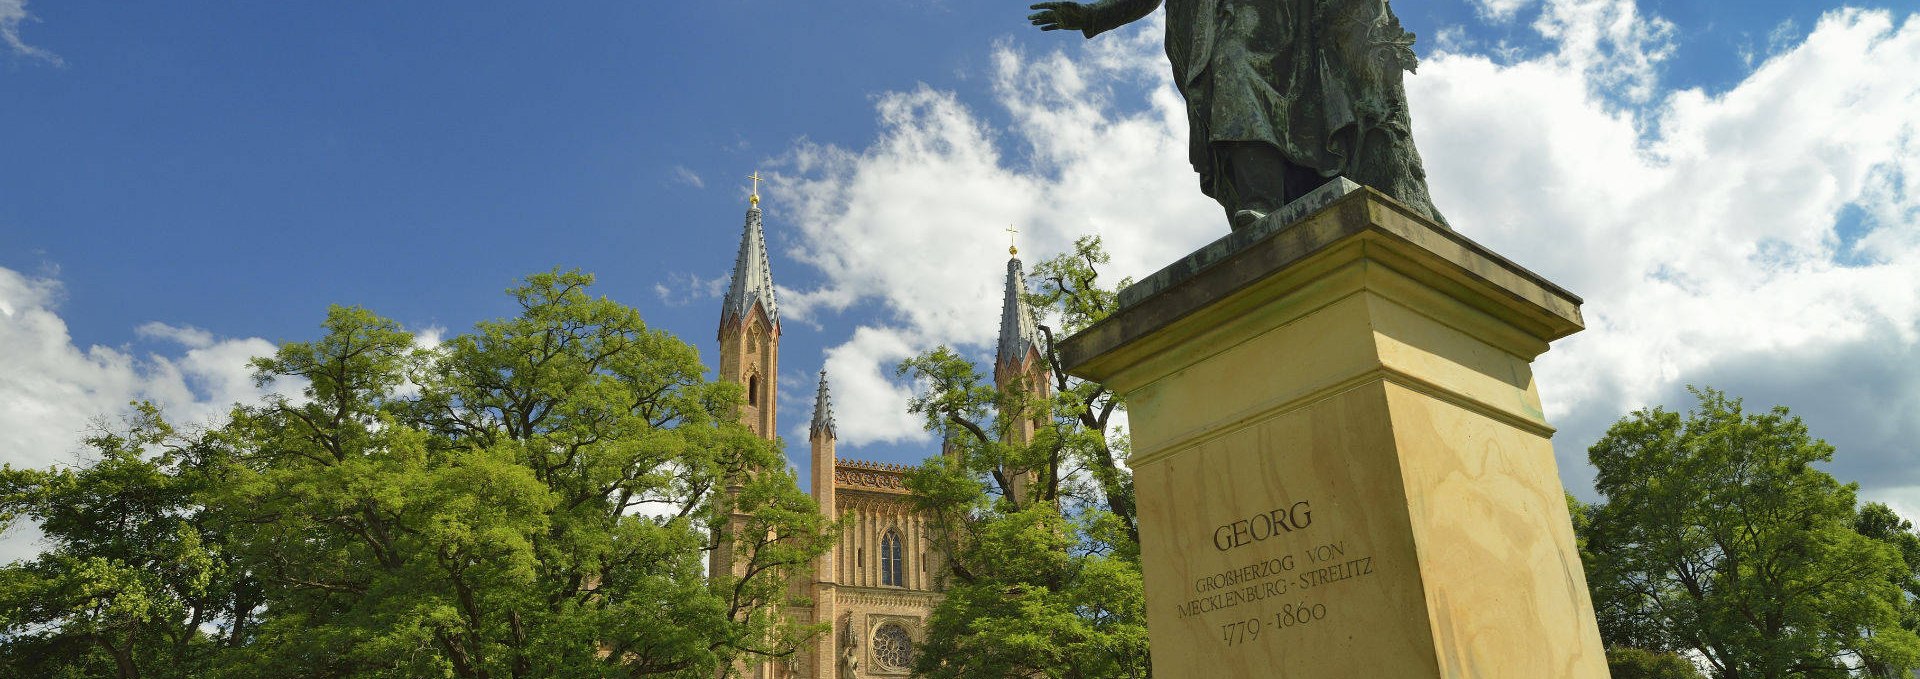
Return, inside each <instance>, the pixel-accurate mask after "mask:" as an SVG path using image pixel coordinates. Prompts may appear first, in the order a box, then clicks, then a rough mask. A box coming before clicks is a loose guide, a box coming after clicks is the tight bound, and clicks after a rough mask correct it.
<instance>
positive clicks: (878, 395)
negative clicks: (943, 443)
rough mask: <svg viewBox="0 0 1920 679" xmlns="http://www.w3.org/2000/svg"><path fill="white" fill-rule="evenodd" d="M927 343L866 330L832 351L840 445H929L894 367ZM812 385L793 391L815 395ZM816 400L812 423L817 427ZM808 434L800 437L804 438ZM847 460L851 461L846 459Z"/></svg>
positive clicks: (829, 373) (891, 331)
mask: <svg viewBox="0 0 1920 679" xmlns="http://www.w3.org/2000/svg"><path fill="white" fill-rule="evenodd" d="M920 346H922V343H921V342H919V341H916V340H915V339H914V338H911V337H909V336H908V335H907V333H905V332H903V331H901V330H898V329H895V328H874V327H861V328H859V329H857V330H855V331H854V332H853V339H850V340H848V341H847V342H846V343H845V344H841V345H839V346H836V347H832V348H830V349H827V360H826V370H827V382H828V385H829V387H830V388H831V389H832V390H833V406H834V410H833V415H834V432H835V435H836V436H837V437H838V443H839V444H841V445H845V446H860V445H863V444H867V443H873V442H886V443H900V442H904V441H927V440H931V437H930V436H929V435H928V434H927V433H926V432H925V431H923V430H922V429H921V427H920V419H919V418H918V417H917V416H915V415H913V414H911V413H908V412H907V408H906V403H907V398H909V397H910V396H912V392H911V390H910V389H909V387H908V386H906V385H903V384H900V383H898V382H896V381H895V380H894V379H893V377H894V374H893V366H894V365H895V364H897V363H899V362H900V361H901V360H902V359H905V358H907V357H909V356H912V355H913V354H914V353H916V352H918V351H919V348H918V347H920ZM813 386H815V384H814V382H813V381H812V380H807V381H804V382H799V383H797V385H796V387H794V388H789V389H788V391H789V392H792V393H805V394H807V395H808V396H809V397H811V396H812V395H813V390H812V389H811V387H813ZM811 405H812V404H811V398H809V399H808V407H806V408H805V409H803V410H802V412H805V413H807V419H806V422H809V423H810V422H812V414H813V408H812V407H811ZM805 437H806V434H805V433H804V432H799V438H801V439H804V438H805ZM841 457H847V456H846V455H842V456H841Z"/></svg>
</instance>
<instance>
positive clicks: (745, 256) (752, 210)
mask: <svg viewBox="0 0 1920 679" xmlns="http://www.w3.org/2000/svg"><path fill="white" fill-rule="evenodd" d="M755 302H759V303H760V305H761V306H762V307H765V308H766V310H767V321H768V322H769V323H771V324H773V326H774V327H775V328H778V327H779V326H780V311H779V308H778V307H777V306H776V305H775V304H774V301H773V270H772V269H771V268H769V267H768V266H767V236H766V232H765V230H764V229H763V227H761V226H760V196H758V195H755V196H754V197H753V204H752V206H750V207H748V208H747V227H746V231H745V233H742V234H741V235H740V254H739V256H738V257H735V258H734V260H733V281H732V282H730V283H728V284H727V297H726V299H725V300H724V301H722V302H721V306H720V327H721V328H723V329H724V328H726V327H727V326H728V325H729V324H732V323H739V322H744V321H745V319H746V318H747V316H748V315H749V314H751V313H753V304H754V303H755Z"/></svg>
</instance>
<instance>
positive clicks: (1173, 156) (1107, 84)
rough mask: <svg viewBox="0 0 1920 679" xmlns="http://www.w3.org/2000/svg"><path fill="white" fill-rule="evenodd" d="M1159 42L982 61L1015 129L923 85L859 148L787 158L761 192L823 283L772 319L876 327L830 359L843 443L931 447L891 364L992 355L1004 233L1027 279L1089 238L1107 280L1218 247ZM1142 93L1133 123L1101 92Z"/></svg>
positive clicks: (884, 109)
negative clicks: (793, 227)
mask: <svg viewBox="0 0 1920 679" xmlns="http://www.w3.org/2000/svg"><path fill="white" fill-rule="evenodd" d="M1159 30H1160V29H1159V18H1158V17H1157V16H1156V17H1155V18H1154V19H1153V20H1152V23H1151V25H1149V26H1146V27H1143V28H1142V29H1137V30H1130V31H1124V32H1121V33H1117V34H1110V35H1108V36H1103V37H1102V39H1100V40H1095V41H1091V42H1087V43H1084V44H1083V45H1073V48H1074V55H1075V56H1073V57H1069V56H1067V54H1066V53H1064V52H1053V53H1048V54H1044V55H1031V54H1026V53H1022V52H1019V51H1016V50H1014V49H1012V48H1011V47H1009V46H1007V45H1004V44H1002V45H999V46H996V47H995V48H994V55H993V64H994V72H993V91H994V98H993V103H994V104H995V105H996V106H997V107H999V108H1000V109H1002V110H1004V112H1005V113H1007V114H1009V115H1011V117H1012V118H1013V121H1014V124H1013V125H1012V126H1010V127H1009V128H1007V129H1004V130H1002V129H996V128H994V127H992V126H991V125H989V124H988V123H987V122H986V118H987V117H988V116H987V115H986V114H984V113H982V112H978V111H975V110H973V109H971V108H969V107H968V106H966V105H965V104H963V103H961V102H960V101H959V99H958V98H957V97H956V96H955V95H954V94H952V93H949V92H940V91H936V90H933V89H931V88H928V87H924V86H923V87H920V88H916V89H914V90H911V91H906V92H892V93H888V94H885V95H883V96H881V97H879V99H878V102H877V109H878V113H879V116H880V126H881V132H880V137H879V139H878V140H876V141H875V142H874V143H873V145H871V146H869V147H867V148H865V149H862V150H850V149H846V148H841V147H838V146H832V145H819V144H812V143H807V142H802V143H800V144H799V145H798V146H797V147H796V148H795V149H793V150H792V151H791V152H790V153H789V154H788V155H787V156H786V157H785V158H784V162H783V167H782V168H781V169H782V171H783V172H782V174H780V175H778V177H777V178H776V180H775V181H773V183H772V184H771V186H770V189H769V190H770V193H772V194H773V195H774V197H775V198H776V199H778V203H773V204H777V205H783V206H793V207H792V208H791V215H790V216H791V221H792V222H794V223H796V224H797V225H798V226H799V229H800V231H801V238H800V239H799V242H798V244H797V245H796V247H795V248H794V250H793V251H792V252H791V253H790V254H792V255H793V256H794V257H795V258H797V259H799V260H800V261H802V262H805V263H807V264H811V265H813V266H814V267H816V268H817V269H819V270H820V271H821V272H822V273H823V274H825V276H826V279H827V280H826V282H825V283H824V284H823V285H822V286H821V287H819V288H816V289H814V290H808V291H799V292H796V293H793V294H786V293H784V292H783V296H782V297H781V300H782V303H783V305H784V308H786V309H794V310H796V313H797V314H798V315H799V317H802V318H807V317H809V315H810V314H812V313H813V310H814V309H815V308H825V309H833V310H836V311H838V310H843V309H846V308H848V307H850V306H854V305H857V304H860V303H863V302H864V303H874V304H877V305H878V306H879V307H880V308H881V310H882V313H881V315H882V317H883V319H882V321H881V322H880V323H877V324H873V325H869V326H864V327H861V328H858V329H857V330H855V331H854V333H853V338H852V339H850V340H849V341H847V342H846V343H843V344H841V345H839V346H837V347H834V348H832V349H830V350H829V351H828V357H829V358H828V365H829V371H830V373H831V377H832V379H833V385H834V394H835V398H836V401H840V402H844V403H846V404H848V405H847V406H845V407H843V408H842V409H841V410H840V412H841V413H842V416H841V419H840V424H839V426H838V431H839V433H840V437H841V441H842V442H843V444H846V445H859V444H860V443H864V442H870V441H888V442H893V441H902V440H913V441H923V440H930V438H929V436H928V435H926V434H925V433H924V432H921V431H920V426H919V423H918V420H917V419H914V418H911V417H908V416H906V415H905V410H906V399H907V397H908V395H909V393H910V391H909V389H908V388H907V386H906V385H905V384H903V383H901V382H900V381H898V380H897V379H895V378H894V376H893V366H894V365H895V364H896V363H898V361H899V360H900V359H903V358H906V357H908V356H910V355H912V354H914V353H918V352H920V351H923V350H926V349H929V348H932V347H933V346H934V345H936V344H942V343H944V344H948V345H953V346H957V347H961V348H963V349H965V348H969V347H970V348H975V349H982V348H985V347H987V346H989V345H990V344H991V343H992V342H993V341H994V340H995V335H996V333H997V332H998V331H999V318H1000V300H1001V284H1002V282H1003V278H1004V276H1005V271H1006V254H1005V252H1006V250H1005V248H1006V233H1005V232H1004V229H1006V228H1007V227H1008V226H1010V225H1011V226H1013V227H1015V228H1017V229H1019V231H1020V234H1019V242H1020V248H1021V251H1022V253H1023V256H1024V258H1025V260H1026V261H1027V262H1028V263H1029V264H1031V263H1032V262H1035V261H1038V260H1039V259H1041V258H1044V257H1046V256H1050V255H1053V254H1057V253H1059V252H1062V251H1064V250H1066V249H1068V248H1069V247H1071V245H1072V243H1073V240H1074V239H1075V238H1077V237H1079V236H1082V235H1086V234H1091V233H1097V234H1101V235H1102V236H1104V237H1105V239H1106V245H1107V250H1108V251H1109V252H1110V253H1111V254H1112V255H1113V258H1114V270H1115V271H1117V272H1119V273H1117V274H1116V278H1117V277H1119V276H1124V275H1133V276H1139V275H1142V274H1144V273H1148V272H1151V271H1152V270H1154V269H1156V268H1158V267H1159V266H1160V265H1162V264H1164V261H1163V260H1165V259H1167V257H1166V253H1169V252H1185V251H1187V250H1190V249H1192V248H1194V247H1198V246H1199V245H1200V244H1202V243H1204V242H1206V241H1207V240H1210V239H1212V238H1214V237H1217V236H1218V235H1219V234H1220V232H1221V230H1222V229H1223V228H1224V219H1223V217H1222V216H1221V213H1220V209H1219V207H1218V206H1216V205H1215V204H1214V203H1213V202H1212V201H1211V200H1209V199H1207V198H1206V197H1205V196H1202V195H1200V193H1199V192H1198V191H1197V190H1191V189H1193V188H1194V187H1196V186H1197V182H1196V180H1195V179H1194V177H1193V173H1192V171H1191V170H1190V169H1189V166H1188V165H1187V161H1186V113H1185V109H1184V106H1183V104H1182V103H1181V100H1180V98H1179V94H1178V93H1176V92H1174V91H1173V90H1172V89H1171V86H1170V84H1169V81H1170V76H1169V74H1168V73H1167V72H1166V71H1167V69H1166V67H1165V65H1164V59H1165V58H1164V57H1163V56H1161V46H1160V38H1159V35H1160V33H1159ZM1142 86H1144V87H1145V88H1146V89H1147V91H1148V92H1149V106H1148V107H1147V108H1146V109H1144V110H1137V107H1136V106H1133V102H1132V101H1131V100H1128V99H1123V98H1120V97H1118V96H1117V95H1116V94H1115V89H1116V88H1121V89H1129V88H1132V89H1138V88H1140V87H1142ZM1116 99H1119V102H1117V101H1116ZM1122 102H1123V103H1124V104H1125V105H1122ZM1009 154H1012V157H1009ZM1169 186H1175V187H1179V190H1166V187H1169ZM770 209H773V208H770ZM789 300H792V301H789Z"/></svg>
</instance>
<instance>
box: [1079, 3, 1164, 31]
mask: <svg viewBox="0 0 1920 679" xmlns="http://www.w3.org/2000/svg"><path fill="white" fill-rule="evenodd" d="M1159 8H1160V0H1100V1H1099V2H1096V3H1093V4H1091V5H1088V6H1087V27H1086V28H1084V29H1082V30H1081V31H1080V32H1081V33H1083V34H1086V36H1087V37H1089V38H1091V37H1093V36H1096V35H1099V34H1101V33H1105V32H1107V31H1111V30H1113V29H1116V28H1119V27H1121V26H1125V25H1127V24H1130V23H1133V22H1135V21H1139V20H1140V19H1141V18H1142V17H1145V16H1147V15H1148V14H1152V13H1153V10H1156V9H1159Z"/></svg>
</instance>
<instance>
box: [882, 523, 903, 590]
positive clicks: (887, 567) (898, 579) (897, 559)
mask: <svg viewBox="0 0 1920 679" xmlns="http://www.w3.org/2000/svg"><path fill="white" fill-rule="evenodd" d="M906 572H907V559H906V556H905V552H902V551H900V532H899V531H896V530H888V531H887V536H886V537H884V538H881V539H880V584H883V585H891V586H894V587H905V586H907V578H906Z"/></svg>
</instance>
